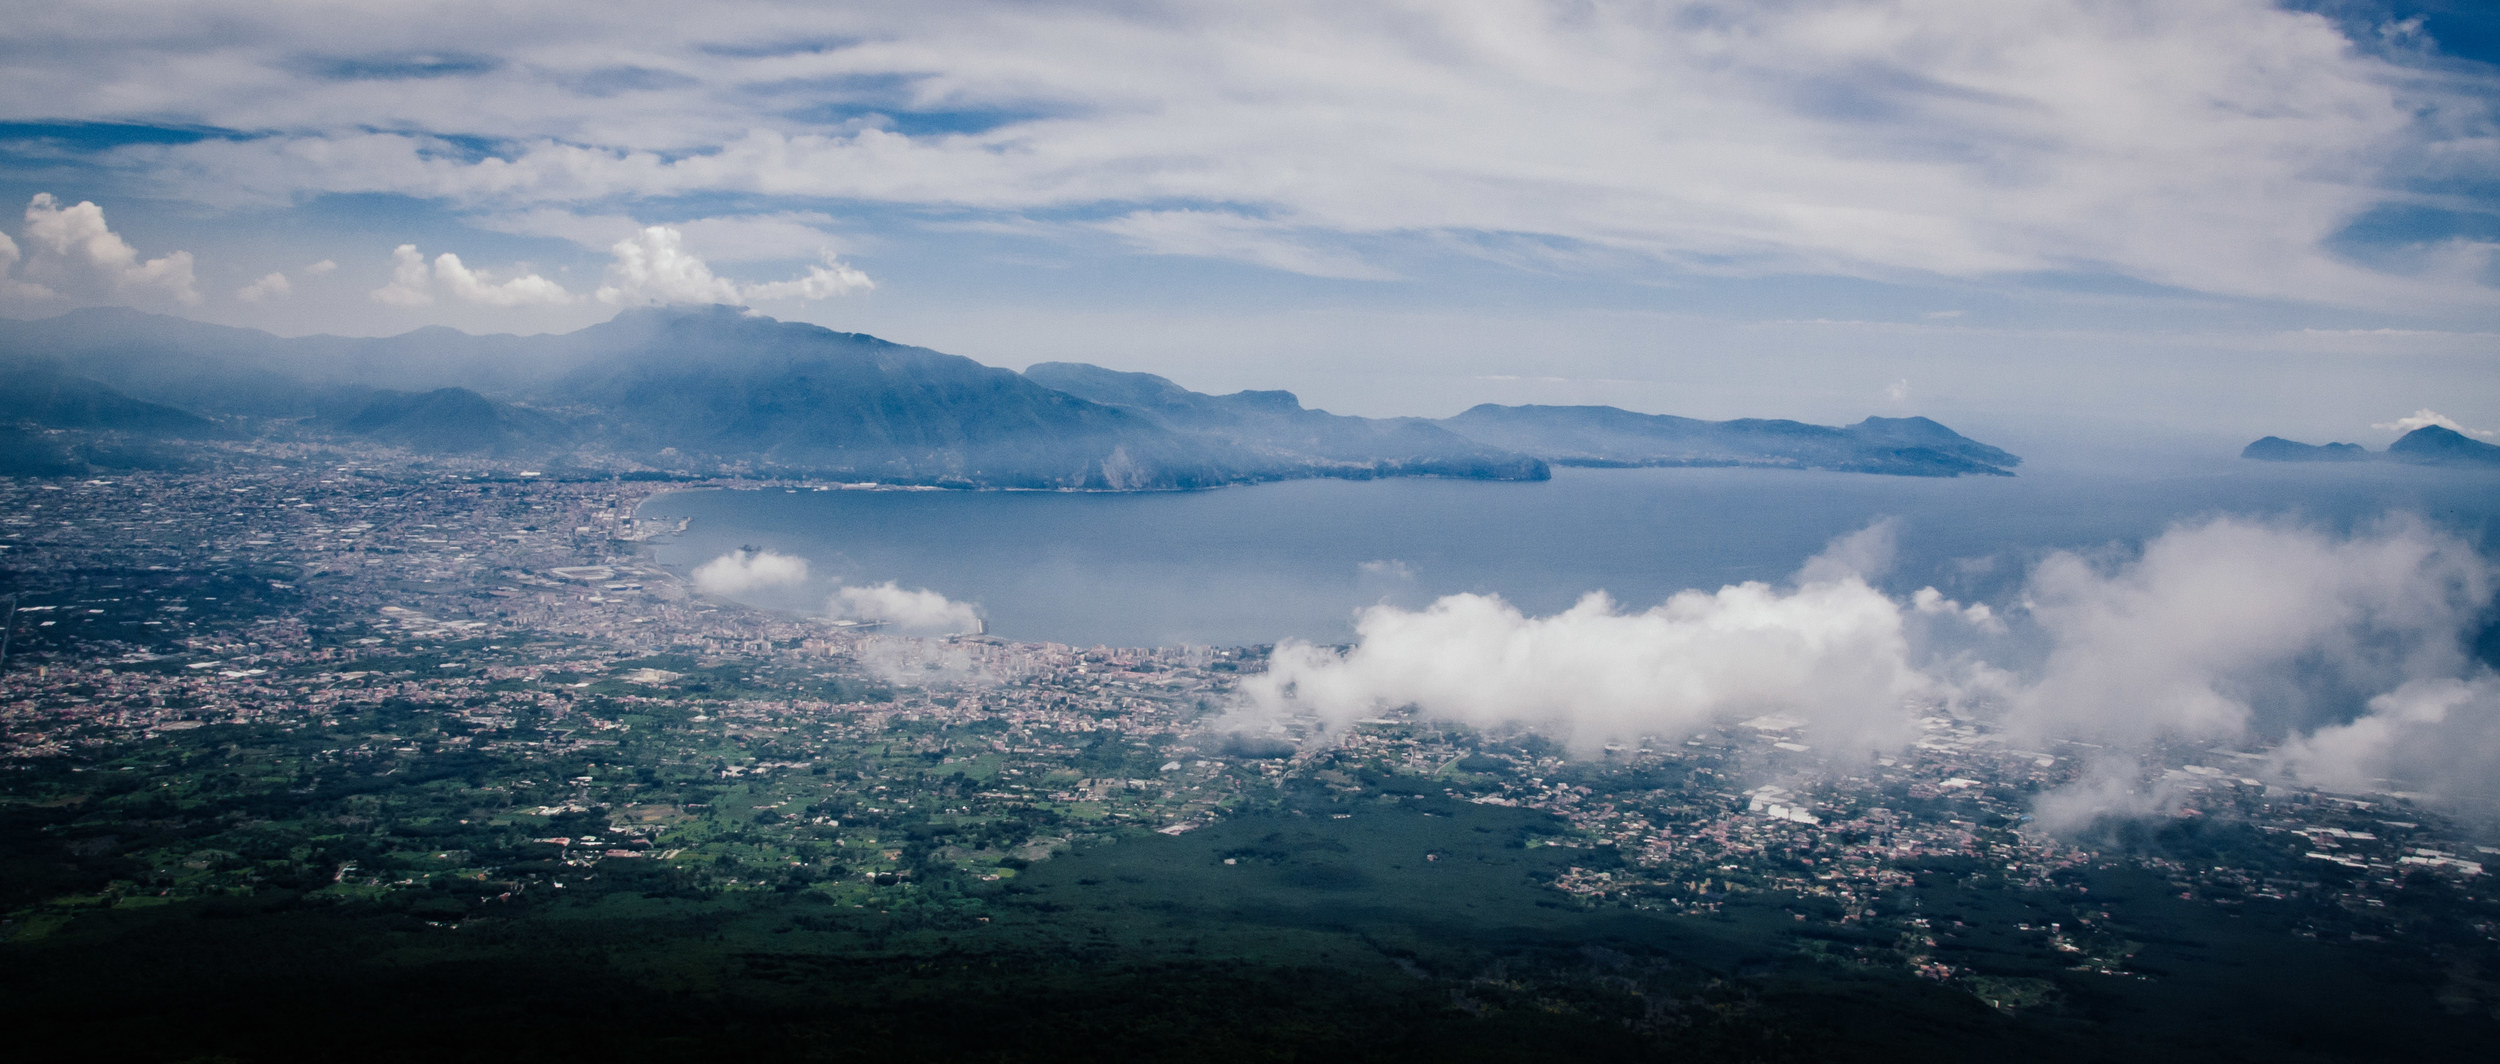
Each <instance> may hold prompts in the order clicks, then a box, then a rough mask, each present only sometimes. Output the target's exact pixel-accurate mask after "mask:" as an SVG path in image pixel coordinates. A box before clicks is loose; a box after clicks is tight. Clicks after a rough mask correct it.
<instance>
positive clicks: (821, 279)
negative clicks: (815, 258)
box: [739, 257, 877, 303]
mask: <svg viewBox="0 0 2500 1064" xmlns="http://www.w3.org/2000/svg"><path fill="white" fill-rule="evenodd" d="M875 287H877V282H875V281H871V280H869V279H868V275H867V274H864V273H861V272H859V271H858V270H856V269H853V268H851V267H850V266H847V265H844V264H843V263H841V262H839V261H837V260H835V259H833V258H830V257H828V258H826V259H825V261H824V263H823V264H822V265H817V266H810V267H808V269H807V273H805V274H803V275H801V276H798V277H794V278H791V279H790V280H787V281H768V282H765V283H763V284H751V285H747V286H746V287H744V288H742V289H740V290H739V294H740V295H743V296H745V297H746V299H747V301H748V302H751V303H763V302H768V301H770V300H776V299H832V298H833V297H835V296H845V295H849V294H851V293H853V292H865V291H868V290H869V289H872V288H875Z"/></svg>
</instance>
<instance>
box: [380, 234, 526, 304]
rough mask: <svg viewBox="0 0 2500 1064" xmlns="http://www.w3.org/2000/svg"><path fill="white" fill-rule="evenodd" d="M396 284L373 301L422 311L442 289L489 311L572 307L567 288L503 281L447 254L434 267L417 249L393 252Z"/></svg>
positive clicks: (518, 275) (520, 275)
mask: <svg viewBox="0 0 2500 1064" xmlns="http://www.w3.org/2000/svg"><path fill="white" fill-rule="evenodd" d="M391 263H392V265H391V280H390V283H389V284H385V285H383V286H382V287H380V288H376V289H374V290H373V292H372V293H371V294H372V296H373V298H374V300H375V301H376V302H380V303H388V304H390V305H392V306H397V307H422V306H426V305H428V304H431V303H433V302H434V293H435V292H436V291H437V290H438V289H439V290H441V291H445V292H449V293H450V294H451V296H452V297H453V298H455V299H458V300H460V301H461V302H464V303H476V304H479V305H481V306H489V307H530V306H559V305H562V304H565V303H570V302H572V301H573V293H571V292H567V291H565V290H564V286H563V285H560V284H557V283H555V282H554V281H550V280H548V279H546V278H544V277H541V276H539V275H537V274H535V273H528V272H514V273H512V275H510V276H506V277H502V278H501V279H498V278H497V276H496V275H493V274H489V273H487V272H485V271H482V270H472V269H470V268H469V267H468V266H467V265H465V264H463V263H462V262H461V261H460V256H458V255H454V254H452V253H451V252H448V251H446V252H444V253H442V254H440V255H437V256H435V257H434V262H433V264H432V266H431V267H429V266H428V265H427V264H426V261H425V256H424V255H422V254H420V253H418V251H417V246H416V245H415V244H401V245H400V246H398V247H396V248H393V249H391Z"/></svg>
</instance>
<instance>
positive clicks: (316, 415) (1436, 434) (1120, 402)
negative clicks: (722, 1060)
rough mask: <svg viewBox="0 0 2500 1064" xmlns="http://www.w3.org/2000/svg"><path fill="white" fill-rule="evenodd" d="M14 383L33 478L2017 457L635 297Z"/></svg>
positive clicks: (1888, 426) (93, 331) (86, 369)
mask: <svg viewBox="0 0 2500 1064" xmlns="http://www.w3.org/2000/svg"><path fill="white" fill-rule="evenodd" d="M0 370H5V372H6V374H7V378H8V383H7V384H6V385H5V386H0V427H5V428H6V430H7V431H6V432H0V452H5V453H0V471H6V468H9V467H10V466H9V463H10V462H11V454H12V453H14V454H16V456H17V457H19V458H24V459H25V461H21V462H17V463H16V464H17V465H24V466H27V471H30V472H31V471H34V470H35V469H37V468H42V469H60V470H74V469H75V468H76V467H77V466H78V465H79V464H80V463H81V462H82V461H85V462H87V464H90V465H95V464H97V463H96V462H94V461H90V460H88V459H82V458H80V457H79V456H78V454H77V453H72V451H71V450H63V449H62V446H63V445H61V444H60V443H59V440H58V439H57V438H58V437H61V435H62V434H63V433H70V434H73V435H79V437H80V439H87V438H88V437H98V438H104V439H107V440H118V441H123V442H124V443H127V442H128V441H132V440H139V441H166V440H190V439H209V438H230V437H271V436H274V437H279V438H301V439H319V438H342V439H358V440H366V441H371V442H374V443H379V444H385V445H389V446H394V447H400V448H404V449H406V450H409V451H411V452H416V453H419V454H436V455H485V456H498V457H505V458H513V459H524V460H529V461H532V462H540V463H545V464H548V465H551V466H554V467H558V468H563V467H567V466H572V467H580V468H582V469H585V470H591V469H599V470H610V471H625V470H641V471H657V472H663V473H671V474H681V475H691V476H710V475H724V474H726V475H761V476H784V477H805V478H827V479H839V480H845V481H862V480H874V481H880V482H888V483H898V484H930V485H941V486H955V487H984V488H1031V489H1076V490H1113V491H1120V490H1148V489H1176V488H1198V487H1211V486H1215V485H1220V484H1231V483H1243V482H1251V481H1261V480H1276V479H1285V478H1294V477H1349V478H1370V477H1387V476H1445V477H1468V478H1479V479H1497V480H1538V479H1544V478H1545V477H1547V476H1549V475H1550V472H1549V468H1550V466H1551V465H1587V466H1713V465H1715V466H1727V465H1739V466H1765V467H1784V468H1799V469H1826V470H1839V471H1848V472H1862V473H1881V474H1892V475H1903V476H1948V477H1949V476H1966V475H1998V476H2002V475H2010V471H2011V470H2012V468H2013V467H2014V466H2015V465H2016V464H2018V463H2019V462H2020V461H2021V459H2019V458H2017V457H2015V456H2013V455H2011V454H2008V453H2006V452H2005V451H2002V450H1999V449H1997V448H1995V447H1991V446H1988V445H1987V444H1983V443H1979V442H1978V441H1975V440H1971V439H1969V438H1967V437H1964V436H1962V435H1961V434H1959V433H1956V432H1954V431H1953V430H1951V429H1948V428H1946V427H1944V426H1943V425H1939V424H1937V423H1936V422H1933V421H1930V420H1927V419H1926V418H1915V417H1914V418H1868V419H1866V420H1865V421H1861V422H1859V423H1857V424H1855V425H1849V426H1841V427H1835V426H1825V425H1810V424H1805V423H1802V422H1796V421H1771V420H1758V419H1742V420H1736V421H1701V420H1695V419H1691V418H1681V417H1671V416H1666V415H1658V414H1640V413H1634V412H1632V411H1627V410H1620V409H1616V408H1614V407H1604V406H1590V407H1553V406H1493V405H1487V406H1479V407H1476V408H1474V409H1472V410H1468V411H1466V412H1465V413H1462V414H1459V415H1458V416H1456V417H1451V418H1444V419H1439V420H1433V419H1427V418H1363V417H1349V416H1344V415H1339V414H1332V413H1328V412H1326V411H1321V410H1312V409H1308V408H1305V407H1304V406H1303V405H1302V403H1301V401H1300V400H1299V399H1297V398H1296V397H1295V396H1294V394H1293V393H1291V392H1284V391H1243V392H1234V393H1232V394H1229V395H1208V394H1205V393H1201V392H1194V391H1190V390H1188V389H1186V388H1183V387H1181V386H1180V385H1178V384H1175V383H1173V382H1172V381H1170V380H1167V379H1165V378H1162V377H1158V376H1154V375H1152V374H1146V373H1128V372H1121V371H1117V370H1110V369H1104V368H1102V367H1099V366H1091V365H1086V364H1083V363H1074V362H1045V363H1042V364H1039V365H1035V366H1032V367H1030V368H1029V369H1027V370H1026V371H1025V372H1023V373H1017V372H1014V371H1012V370H1006V369H1001V368H997V367H993V366H987V365H983V364H981V363H979V362H975V361H973V360H971V359H968V358H962V357H960V356H955V355H948V354H944V353H941V352H937V351H932V350H929V349H927V348H921V347H912V346H908V345H904V344H896V343H891V342H889V341H885V340H881V339H878V338H876V337H873V336H867V335H864V334H860V333H845V332H837V331H834V330H831V329H825V328H822V327H819V326H815V325H808V324H803V323H796V322H782V321H776V320H774V319H771V318H765V317H760V316H755V315H752V314H748V313H745V312H743V311H740V310H737V309H735V308H729V307H708V308H696V309H687V308H672V309H644V310H629V311H626V312H623V313H620V314H618V315H617V316H616V318H614V319H613V320H611V321H608V322H605V323H603V324H599V325H594V326H591V327H589V328H586V329H582V330H579V331H577V332H572V333H566V334H561V335H548V336H526V337H524V336H508V335H496V336H473V335H470V334H467V333H462V332H458V331H456V330H452V329H445V328H439V327H436V328H426V329H419V330H416V331H414V332H410V333H406V334H403V335H399V336H392V337H384V338H376V339H359V338H349V337H336V336H309V337H280V336H275V335H272V334H269V333H264V332H259V331H256V330H250V329H236V328H229V327H224V326H216V325H207V324H202V323H199V322H193V321H188V320H185V319H180V318H171V317H164V316H158V315H150V314H143V313H139V312H137V311H131V310H125V309H92V310H81V311H73V312H71V313H68V314H64V315H61V316H58V317H54V318H47V319H43V320H39V321H6V320H0ZM47 440H50V441H52V442H45V441H47ZM47 448H48V449H47ZM89 450H90V451H91V452H93V453H95V454H104V455H108V457H109V455H112V454H142V453H159V452H161V448H159V449H158V450H157V451H149V450H147V449H146V448H141V449H139V450H135V451H134V450H131V449H129V448H128V447H124V448H123V449H122V450H119V451H115V450H112V449H110V448H107V449H106V450H104V451H94V449H93V447H90V448H89ZM37 452H40V453H37ZM29 456H32V457H29ZM28 463H32V464H31V465H28Z"/></svg>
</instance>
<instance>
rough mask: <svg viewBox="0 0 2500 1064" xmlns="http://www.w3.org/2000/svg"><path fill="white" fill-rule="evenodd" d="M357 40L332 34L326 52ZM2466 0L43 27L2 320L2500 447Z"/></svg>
mask: <svg viewBox="0 0 2500 1064" xmlns="http://www.w3.org/2000/svg"><path fill="white" fill-rule="evenodd" d="M350 27H352V29H351V28H350ZM2494 39H2495V37H2494V28H2493V16H2491V15H2490V14H2489V13H2488V10H2487V8H2485V7H2484V6H2482V5H2478V4H2470V3H2463V2H2455V0H2425V2H2421V3H2398V2H2387V0H2354V2H2337V3H2316V2H2300V3H2290V4H2277V3H2267V2H2264V0H2180V2H2174V3H2164V4H2153V5H2140V4H2111V3H2099V2H2090V0H2024V2H2016V3H1998V2H1987V3H1982V2H1975V0H1865V2H1818V3H1808V4H1788V5H1736V4H1719V3H1705V2H1661V3H1598V4H1553V3H1542V2H1533V0H1482V2H1472V3H1456V4H1429V5H1407V4H1344V3H1312V4H1305V3H1279V4H1259V5H1250V6H1246V7H1245V6H1242V5H1208V4H1192V3H1171V4H1148V5H1143V6H1140V5H1133V4H1117V5H1114V4H1053V5H1039V6H1036V5H1029V4H1011V3H981V2H946V3H936V4H913V5H905V6H900V7H897V6H892V5H820V4H706V5H700V6H689V5H683V4H656V3H618V4H605V5H581V4H573V3H555V2H522V3H498V4H494V5H480V4H440V5H427V6H424V7H421V8H411V7H407V6H405V5H378V4H362V3H312V4H297V5H282V6H274V7H273V6H270V5H265V4H241V3H221V2H209V3H195V4H185V5H180V6H178V7H172V8H160V7H156V6H151V7H150V8H149V9H148V14H147V17H144V18H132V17H128V15H127V13H126V12H125V11H124V10H123V6H122V5H116V4H106V3H87V2H67V3H58V4H49V5H40V6H39V7H37V8H34V9H29V10H26V11H22V12H18V13H17V14H16V15H15V17H13V18H12V20H11V25H10V29H9V40H10V47H9V52H8V54H9V59H8V62H7V63H5V64H0V88H5V91H0V197H5V198H6V200H7V201H8V203H9V204H10V210H11V213H12V214H14V213H16V212H17V208H18V207H20V206H22V207H23V214H22V217H20V218H12V219H11V220H10V221H9V223H8V224H6V225H4V226H0V232H4V233H5V235H6V236H7V237H8V239H7V240H6V242H5V243H0V314H7V315H11V316H19V317H34V316H43V315H49V314H53V313H57V312H59V311H61V310H65V309H69V308H72V307H77V306H84V305H95V304H128V305H134V306H139V307H142V308H146V309H151V310H159V311H169V312H173V313H178V314H183V315H187V316H193V317H198V318H201V319H204V320H209V321H215V322H224V323H231V324H242V325H253V326H260V327H267V328H271V329H274V330H276V331H280V332H285V333H302V332H311V331H332V332H340V333H348V334H362V335H378V334H387V333H395V332H399V331H404V330H407V329H411V328H415V327H419V326H424V325H434V324H444V325H451V326H455V327H458V328H462V329H467V330H472V331H514V332H535V331H549V330H564V329H570V328H575V327H579V326H581V325H584V324H587V323H590V322H592V321H596V320H601V319H604V318H605V317H607V316H608V315H610V314H612V313H614V312H615V311H616V309H617V308H619V307H621V306H631V305H637V304H648V303H673V302H698V303H713V302H725V303H737V304H744V305H750V306H753V307H755V308H757V309H758V310H760V311H763V312H766V313H770V314H773V315H775V316H779V317H784V318H800V319H806V320H811V321H816V322H821V323H825V324H828V325H832V326H835V327H837V328H843V329H848V330H857V331H866V332H872V333H876V334H879V335H884V336H888V337H890V338H893V339H897V340H900V341H903V342H910V343H918V344H924V345H927V346H931V347H935V348H938V349H940V350H946V351H951V352H955V353H960V354H965V355H969V356H972V357H975V358H978V359H981V360H983V361H986V362H989V363H992V364H995V365H1004V366H1009V367H1016V368H1020V367H1022V366H1024V365H1026V364H1029V363H1032V362H1037V361H1042V360H1048V359H1072V360H1081V361H1088V362H1095V363H1100V364H1105V365H1110V366H1113V367H1116V368H1122V369H1135V370H1146V371H1152V372H1158V373H1162V374H1165V375H1167V376H1170V377H1172V378H1174V379H1176V380H1178V381H1180V382H1181V383H1183V384H1185V385H1188V386H1191V387H1195V388H1198V389H1201V390H1207V391H1217V392H1221V391H1230V390H1234V389H1238V388H1248V387H1269V388H1275V387H1284V388H1292V389H1295V390H1297V391H1299V392H1301V393H1302V394H1303V396H1304V398H1305V399H1306V400H1307V401H1309V402H1310V403H1311V404H1312V405H1314V406H1317V407H1322V408H1326V409H1331V410H1336V411H1339V412H1344V413H1360V414H1372V415H1388V414H1399V415H1404V414H1414V415H1431V416H1443V415H1447V414H1450V413H1454V412H1456V411H1458V410H1460V409H1462V408H1464V407H1467V406H1469V405H1472V404H1475V403H1479V402H1503V403H1526V402H1540V403H1582V402H1603V403H1611V404H1615V405H1621V406H1625V407H1629V408H1633V409H1640V410H1647V411H1655V412H1673V413H1679V414H1686V415H1691V416H1701V417H1734V416H1781V417H1796V418H1800V419H1804V420H1811V421H1818V422H1830V423H1839V422H1847V421H1854V420H1856V419H1857V418H1860V417H1863V416H1866V415H1868V414H1885V415H1898V414H1912V413H1916V414H1925V415H1929V416H1933V417H1936V418H1938V419H1939V420H1943V421H1945V422H1947V423H1949V424H1952V425H1954V426H1956V427H1959V428H1962V429H1964V430H1965V431H1968V432H1971V433H1974V434H1975V435H1978V436H1980V437H1982V438H1987V439H1991V440H1994V441H1996V442H1999V443H2001V444H2004V445H2006V446H2008V447H2010V448H2012V449H2014V450H2017V451H2039V450H2042V449H2043V446H2044V445H2053V444H2056V443H2058V442H2061V441H2068V440H2072V441H2092V442H2100V443H2107V442H2110V441H2119V440H2124V441H2134V442H2140V441H2145V440H2154V441H2164V442H2168V441H2181V442H2193V443H2200V444H2208V445H2221V444H2224V443H2230V444H2236V443H2239V442H2245V441H2246V440H2247V439H2250V438H2253V437H2255V436H2257V435H2260V434H2264V433H2277V434H2281V435H2285V436H2289V437H2292V438H2295V439H2315V440H2324V439H2343V440H2354V441H2357V442H2362V443H2365V444H2371V445H2381V444H2384V443H2385V442H2387V441H2388V440H2390V439H2392V438H2393V436H2394V433H2395V432H2396V431H2397V429H2395V428H2392V427H2376V426H2394V425H2396V424H2397V423H2398V422H2399V421H2400V419H2403V418H2405V417H2408V416H2411V415H2414V414H2415V413H2416V412H2417V411H2430V412H2433V413H2436V414H2437V415H2441V416H2444V417H2445V418H2448V419H2450V420H2453V421H2455V422H2456V423H2458V424H2461V425H2463V426H2465V427H2467V428H2470V429H2478V430H2492V429H2495V428H2500V372H2494V368H2495V367H2494V365H2493V358H2494V351H2495V339H2494V331H2495V314H2494V310H2495V301H2494V299H2493V295H2494V291H2493V282H2494V274H2493V262H2492V249H2493V247H2494V243H2493V239H2494V236H2495V234H2496V233H2500V228H2496V227H2495V224H2494V222H2493V218H2494V217H2495V212H2494V209H2493V208H2494V206H2495V196H2494V190H2493V187H2492V185H2491V184H2490V181H2489V175H2490V174H2491V173H2493V172H2500V165H2496V164H2500V156H2496V155H2495V153H2496V152H2500V149H2496V148H2495V147H2494V145H2495V144H2500V138H2494V137H2493V136H2492V132H2493V121H2492V119H2493V110H2492V104H2493V101H2494V99H2495V91H2494V90H2495V87H2496V86H2500V75H2496V74H2495V71H2494V68H2493V66H2492V65H2491V62H2492V60H2493V58H2494V52H2493V50H2492V49H2493V45H2492V42H2493V40H2494Z"/></svg>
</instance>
